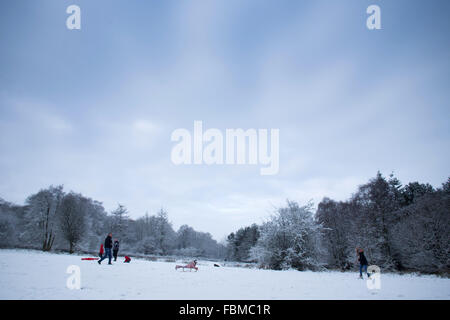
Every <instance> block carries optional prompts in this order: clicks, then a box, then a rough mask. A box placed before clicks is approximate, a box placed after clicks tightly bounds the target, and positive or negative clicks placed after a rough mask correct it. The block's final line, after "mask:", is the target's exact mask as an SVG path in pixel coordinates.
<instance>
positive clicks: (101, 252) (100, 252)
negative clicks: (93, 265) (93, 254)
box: [98, 243, 105, 259]
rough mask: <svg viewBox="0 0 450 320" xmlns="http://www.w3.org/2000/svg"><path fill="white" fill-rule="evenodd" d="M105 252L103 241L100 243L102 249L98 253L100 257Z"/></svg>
mask: <svg viewBox="0 0 450 320" xmlns="http://www.w3.org/2000/svg"><path fill="white" fill-rule="evenodd" d="M104 252H105V250H103V243H102V244H101V245H100V251H99V253H98V256H99V257H100V259H101V258H102V257H103V253H104Z"/></svg>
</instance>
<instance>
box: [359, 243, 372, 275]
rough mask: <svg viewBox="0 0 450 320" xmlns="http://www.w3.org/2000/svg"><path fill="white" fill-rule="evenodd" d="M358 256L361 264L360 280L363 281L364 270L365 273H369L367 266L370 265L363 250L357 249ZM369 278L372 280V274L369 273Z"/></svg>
mask: <svg viewBox="0 0 450 320" xmlns="http://www.w3.org/2000/svg"><path fill="white" fill-rule="evenodd" d="M356 255H357V259H358V262H359V278H360V279H362V278H363V275H362V272H363V269H364V272H365V273H367V265H368V264H369V263H368V262H367V259H366V256H365V255H364V250H363V249H362V248H356ZM367 277H368V278H370V274H369V273H367Z"/></svg>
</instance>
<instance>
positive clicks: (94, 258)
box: [81, 258, 98, 260]
mask: <svg viewBox="0 0 450 320" xmlns="http://www.w3.org/2000/svg"><path fill="white" fill-rule="evenodd" d="M81 260H98V258H81Z"/></svg>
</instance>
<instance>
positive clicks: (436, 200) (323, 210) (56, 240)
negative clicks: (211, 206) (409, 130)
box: [0, 172, 450, 274]
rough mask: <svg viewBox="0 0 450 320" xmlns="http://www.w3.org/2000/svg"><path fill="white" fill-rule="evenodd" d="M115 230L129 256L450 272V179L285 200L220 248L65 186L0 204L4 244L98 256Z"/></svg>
mask: <svg viewBox="0 0 450 320" xmlns="http://www.w3.org/2000/svg"><path fill="white" fill-rule="evenodd" d="M109 232H112V233H113V237H114V238H118V239H119V240H120V241H121V248H125V250H126V251H127V252H130V253H138V254H148V255H161V256H164V255H177V256H189V257H207V258H216V259H226V260H229V261H239V262H253V263H257V264H258V265H259V266H260V267H262V268H271V269H276V270H282V269H288V268H294V269H297V270H307V269H308V270H322V269H339V270H348V269H350V268H352V267H354V264H355V263H356V262H355V260H356V259H355V258H356V255H355V248H356V247H362V248H364V249H365V253H366V256H367V258H368V259H369V263H370V264H374V265H377V266H379V267H381V268H382V269H383V270H398V271H420V272H427V273H447V274H448V273H449V270H450V234H449V232H450V178H449V179H447V181H446V182H445V183H443V184H442V187H440V188H434V187H433V186H431V185H430V184H423V183H419V182H412V183H408V184H406V185H402V184H401V182H400V181H399V180H398V179H397V178H396V177H395V176H394V175H393V174H391V175H390V176H389V177H384V176H383V175H382V174H381V173H379V172H378V173H377V175H376V176H375V177H374V178H372V179H370V180H369V181H368V182H367V183H366V184H363V185H361V186H359V187H358V189H357V190H356V192H355V193H354V194H353V195H352V196H351V197H350V198H349V199H348V200H345V201H336V200H332V199H330V198H323V200H322V201H321V202H320V203H319V204H318V206H317V208H314V205H313V204H312V203H311V202H310V203H306V204H299V203H297V202H295V201H289V200H288V201H287V203H286V205H284V206H281V207H279V208H276V209H275V210H274V213H273V214H272V215H271V216H270V217H269V218H268V219H267V221H265V222H264V223H262V224H260V225H257V224H253V225H251V226H248V227H243V228H240V229H239V230H237V231H236V232H232V233H231V234H229V235H228V237H227V239H226V241H225V243H218V242H217V241H216V240H214V239H213V238H212V236H211V235H210V234H209V233H207V232H199V231H196V230H194V229H193V228H192V227H190V226H188V225H182V226H181V227H180V228H179V229H178V230H177V231H175V230H174V229H173V226H172V224H171V223H170V221H169V218H168V213H167V212H166V211H165V210H164V209H161V210H159V211H158V212H157V213H155V214H153V215H149V214H148V213H146V214H145V215H144V216H142V217H140V218H138V219H131V218H130V217H129V215H128V210H127V208H126V207H125V206H124V205H121V204H119V205H118V206H117V208H116V209H114V210H113V211H111V212H110V213H107V212H106V210H105V208H104V207H103V205H102V203H101V202H99V201H96V200H92V199H90V198H87V197H85V196H83V195H82V194H79V193H75V192H65V191H64V190H63V186H56V187H54V186H50V187H48V188H46V189H42V190H40V191H39V192H37V193H35V194H33V195H31V196H29V197H28V198H27V199H26V202H25V205H16V204H13V203H9V202H6V201H4V200H2V199H0V247H21V248H34V249H40V250H43V251H50V250H58V249H59V250H68V251H69V252H71V253H72V252H74V251H77V250H79V251H90V252H96V251H97V250H98V247H99V245H100V243H102V242H103V240H104V237H105V234H107V233H109Z"/></svg>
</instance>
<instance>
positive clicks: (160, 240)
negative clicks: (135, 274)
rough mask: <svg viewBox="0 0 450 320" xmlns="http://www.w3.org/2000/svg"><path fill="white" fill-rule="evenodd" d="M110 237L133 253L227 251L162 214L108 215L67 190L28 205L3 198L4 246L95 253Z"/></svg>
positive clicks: (121, 210)
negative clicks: (176, 227) (177, 225)
mask: <svg viewBox="0 0 450 320" xmlns="http://www.w3.org/2000/svg"><path fill="white" fill-rule="evenodd" d="M109 232H112V233H113V238H114V239H119V241H120V242H121V248H122V250H125V251H126V252H130V253H138V254H147V255H181V256H191V257H192V256H202V257H206V258H220V257H223V255H224V254H223V252H224V250H225V247H224V246H223V245H222V244H219V243H217V241H216V240H214V239H213V238H212V236H211V234H209V233H205V232H199V231H196V230H194V229H193V228H192V227H190V226H188V225H182V226H181V227H180V228H179V229H178V230H177V231H175V230H174V229H173V226H172V224H171V223H170V221H169V218H168V213H167V212H166V211H165V210H163V209H161V210H159V211H158V212H157V213H156V214H154V215H149V214H148V213H146V214H145V215H144V216H143V217H140V218H138V219H135V220H134V219H131V218H130V217H129V215H128V210H127V208H126V207H125V206H124V205H122V204H119V205H118V206H117V208H116V209H114V210H113V211H112V212H110V213H107V212H106V210H105V208H104V207H103V205H102V203H101V202H99V201H96V200H92V199H90V198H87V197H85V196H83V195H82V194H79V193H75V192H72V191H71V192H65V191H64V190H63V186H56V187H55V186H50V187H48V188H46V189H42V190H40V191H39V192H37V193H35V194H33V195H31V196H29V197H28V198H27V199H26V202H25V205H23V206H21V205H16V204H13V203H9V202H6V201H5V200H2V199H0V247H4V248H5V247H9V248H13V247H16V248H32V249H40V250H43V251H51V250H67V251H69V252H70V253H73V252H75V251H89V252H93V253H95V252H97V251H98V250H99V248H100V244H101V243H103V241H104V238H105V236H106V234H107V233H109Z"/></svg>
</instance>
